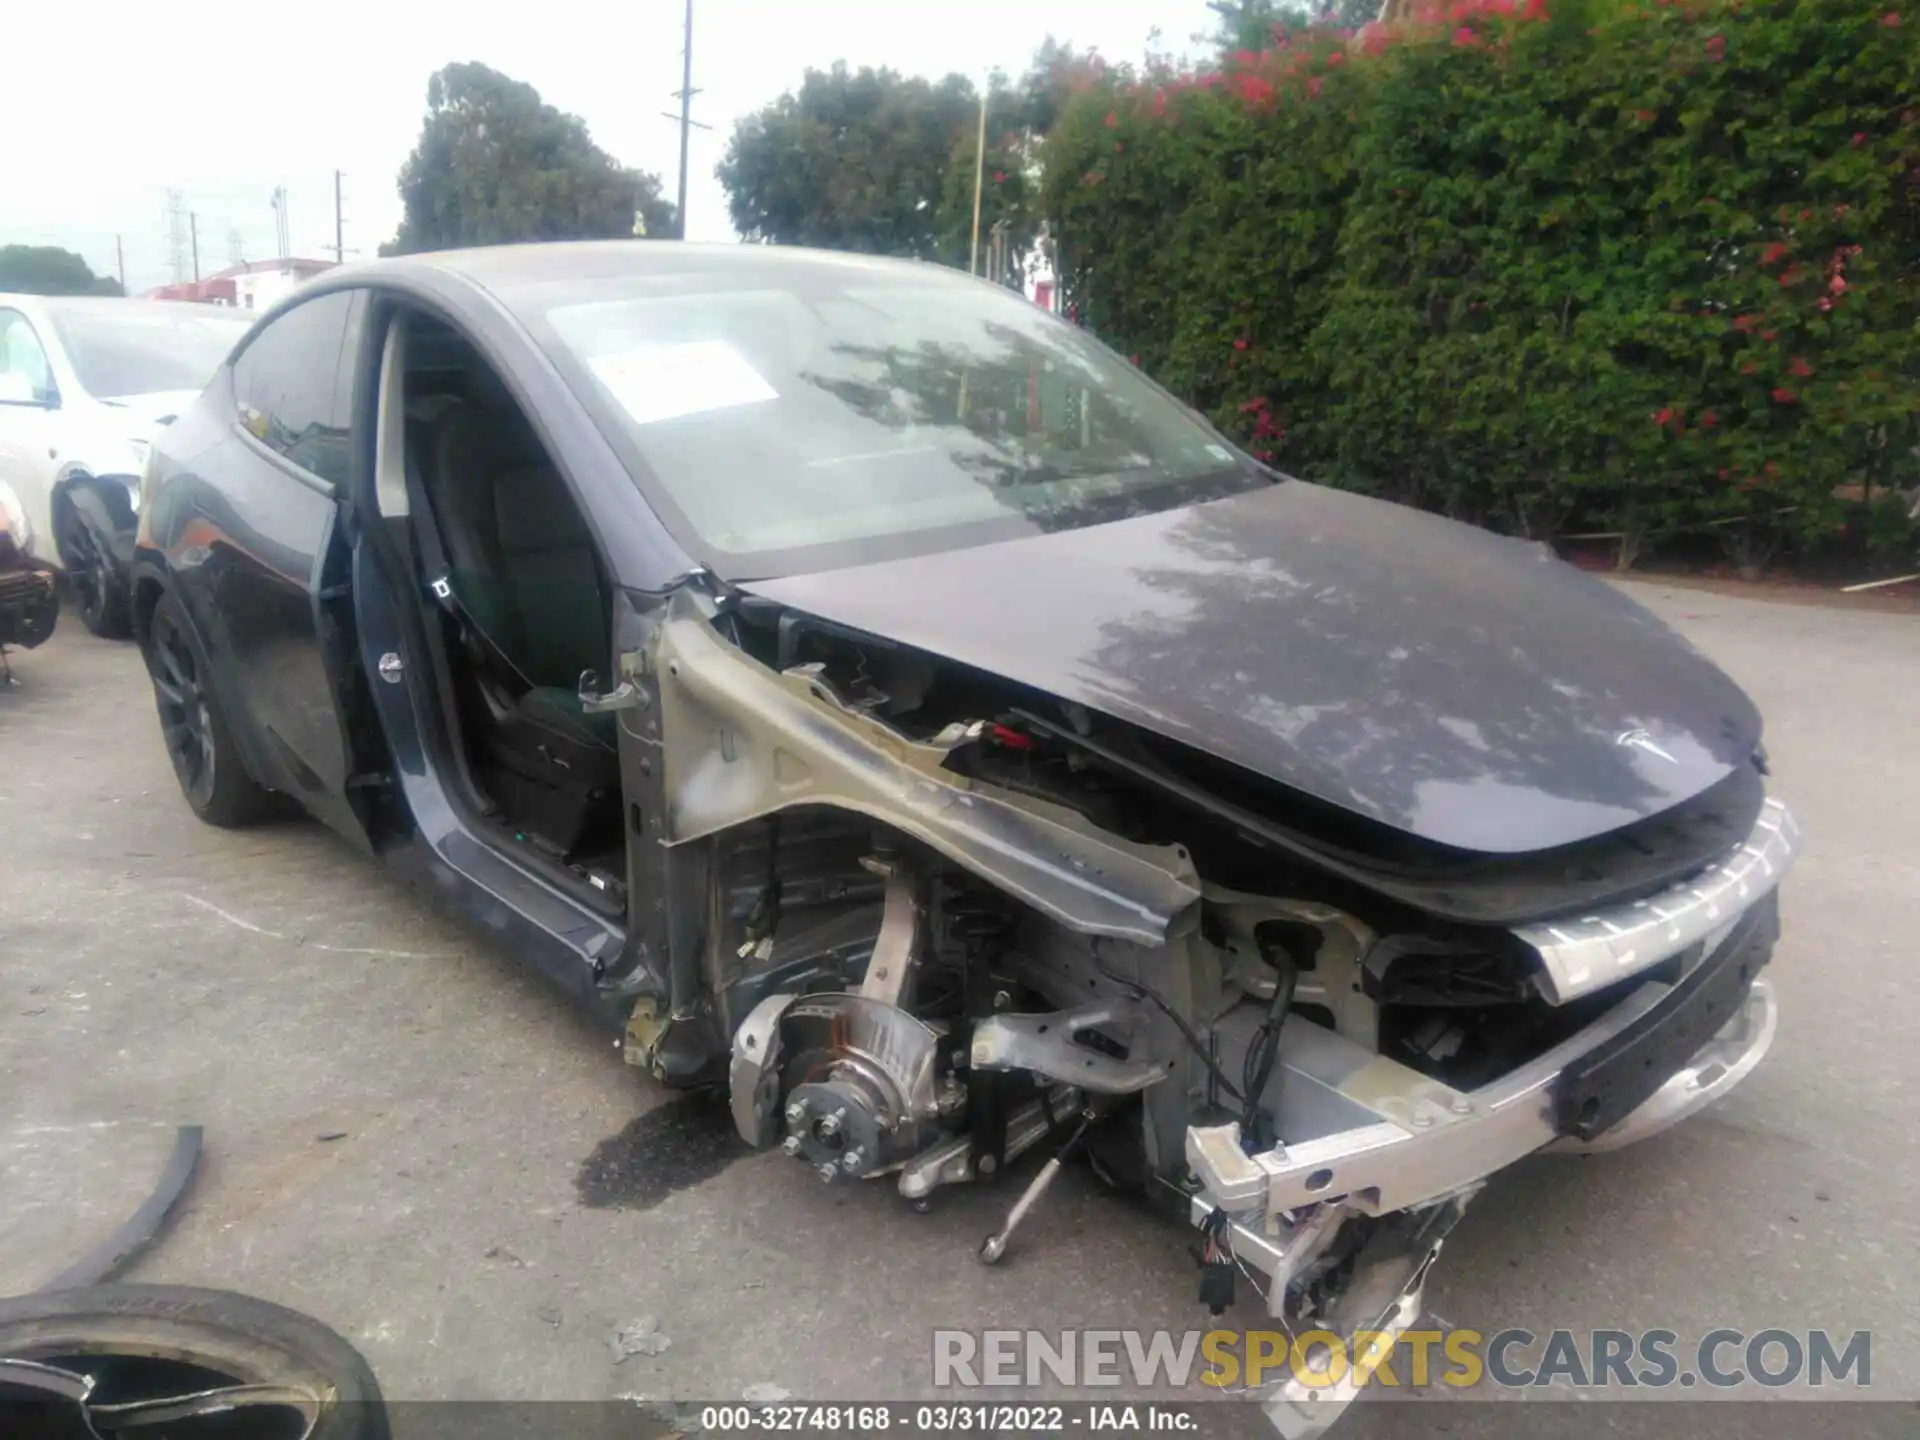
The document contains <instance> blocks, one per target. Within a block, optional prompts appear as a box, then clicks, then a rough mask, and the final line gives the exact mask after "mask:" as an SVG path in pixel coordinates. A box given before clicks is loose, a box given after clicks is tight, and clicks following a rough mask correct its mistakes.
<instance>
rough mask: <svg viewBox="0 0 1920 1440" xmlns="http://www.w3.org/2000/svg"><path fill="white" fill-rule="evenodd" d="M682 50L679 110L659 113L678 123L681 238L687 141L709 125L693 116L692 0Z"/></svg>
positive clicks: (683, 236)
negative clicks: (693, 134)
mask: <svg viewBox="0 0 1920 1440" xmlns="http://www.w3.org/2000/svg"><path fill="white" fill-rule="evenodd" d="M684 40H685V50H684V53H683V55H682V57H681V62H680V88H679V89H678V90H676V91H674V92H673V93H674V98H675V99H677V100H678V101H679V102H680V113H679V114H678V115H676V114H674V113H673V112H672V111H671V110H662V111H661V112H660V113H661V114H662V115H664V116H666V117H667V119H669V120H673V121H676V122H678V124H679V126H680V196H679V201H678V203H677V207H676V208H677V209H678V211H679V223H680V238H681V239H682V240H684V239H686V238H687V141H688V139H689V138H690V136H691V135H692V133H693V132H694V131H695V130H711V129H712V128H713V127H712V126H711V125H706V124H703V123H702V122H700V121H698V120H696V119H694V118H693V97H694V96H696V95H698V94H699V93H700V92H699V91H698V90H696V89H694V88H693V0H687V20H686V33H685V36H684ZM639 202H640V197H639V196H638V195H636V196H635V197H634V208H633V218H634V222H635V229H634V233H635V234H636V235H638V234H641V233H643V232H642V231H641V229H640V227H639V220H640V203H639Z"/></svg>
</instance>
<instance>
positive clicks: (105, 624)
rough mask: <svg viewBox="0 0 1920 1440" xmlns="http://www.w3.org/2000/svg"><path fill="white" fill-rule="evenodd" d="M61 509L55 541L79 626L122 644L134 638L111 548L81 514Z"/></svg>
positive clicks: (71, 507) (75, 508)
mask: <svg viewBox="0 0 1920 1440" xmlns="http://www.w3.org/2000/svg"><path fill="white" fill-rule="evenodd" d="M64 508H65V510H66V514H65V516H64V517H62V520H61V523H60V529H59V533H58V534H57V535H56V536H55V537H54V541H55V544H56V545H57V546H58V547H59V551H60V564H61V566H62V567H63V568H64V569H65V570H66V572H67V583H68V584H69V585H71V586H72V587H73V600H74V609H75V610H76V611H77V612H78V614H79V616H80V623H81V624H82V625H84V626H86V627H87V629H89V630H91V631H92V632H93V633H94V634H96V635H98V636H100V637H101V638H102V639H106V640H124V639H126V638H127V637H128V636H129V635H131V634H133V619H132V614H131V608H130V606H129V605H128V602H127V585H126V581H125V580H124V579H123V578H122V577H121V575H120V568H119V566H117V565H116V564H115V563H114V560H113V550H112V546H111V545H110V543H109V541H108V539H107V537H106V536H105V535H103V534H101V533H100V530H99V527H98V525H97V524H96V523H95V522H94V520H93V519H91V518H90V517H89V516H88V515H87V513H86V512H85V511H84V510H82V509H80V508H79V507H78V506H75V505H71V504H69V505H67V506H65V507H64Z"/></svg>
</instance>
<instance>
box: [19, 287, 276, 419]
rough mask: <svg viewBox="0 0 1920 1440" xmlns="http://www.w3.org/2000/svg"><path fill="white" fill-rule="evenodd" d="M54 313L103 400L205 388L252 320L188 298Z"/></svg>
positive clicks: (81, 371) (83, 374)
mask: <svg viewBox="0 0 1920 1440" xmlns="http://www.w3.org/2000/svg"><path fill="white" fill-rule="evenodd" d="M52 318H53V328H54V329H55V330H56V331H58V332H59V335H60V343H61V344H62V345H63V346H65V347H66V352H67V359H68V361H69V362H70V363H71V364H72V366H73V370H74V373H75V374H76V375H78V376H79V377H80V384H81V387H82V388H83V389H84V390H85V391H86V392H87V393H88V394H89V395H92V396H94V397H95V398H96V399H103V400H104V399H109V398H113V397H117V396H124V395H153V394H157V393H159V392H160V391H163V390H199V389H202V388H203V387H204V386H205V385H206V383H207V381H209V380H211V379H212V378H213V372H214V371H215V370H217V369H219V368H220V362H221V361H223V360H225V359H226V358H227V352H228V351H230V350H232V349H233V347H234V346H235V345H237V344H238V343H239V341H240V337H241V336H242V335H244V334H246V333H247V325H248V323H249V322H248V321H246V320H243V319H241V318H239V317H238V316H228V315H224V314H222V313H221V312H220V311H219V310H217V309H215V308H214V307H212V306H205V305H191V304H188V303H186V302H185V301H179V302H175V303H172V304H165V305H162V304H153V305H145V304H137V303H132V304H128V305H127V306H126V307H125V308H124V309H122V308H121V307H120V306H118V305H111V304H109V305H99V306H88V307H86V308H84V309H55V310H53V311H52Z"/></svg>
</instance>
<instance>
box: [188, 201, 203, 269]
mask: <svg viewBox="0 0 1920 1440" xmlns="http://www.w3.org/2000/svg"><path fill="white" fill-rule="evenodd" d="M187 234H188V236H189V237H190V238H191V240H192V242H193V283H194V284H196V285H198V284H199V283H200V216H199V215H198V214H197V213H195V212H194V211H192V210H189V211H188V212H187Z"/></svg>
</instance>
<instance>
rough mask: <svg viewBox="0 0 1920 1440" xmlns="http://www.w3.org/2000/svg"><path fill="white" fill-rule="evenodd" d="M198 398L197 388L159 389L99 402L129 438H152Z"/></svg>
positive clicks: (111, 419)
mask: <svg viewBox="0 0 1920 1440" xmlns="http://www.w3.org/2000/svg"><path fill="white" fill-rule="evenodd" d="M199 398H200V392H199V391H197V390H160V391H156V392H154V393H153V394H151V395H115V396H113V397H112V398H111V399H104V400H102V401H101V402H100V404H101V406H102V408H103V409H104V410H105V412H106V414H105V417H104V418H105V419H106V420H107V421H108V422H109V423H111V424H112V425H113V426H114V427H115V428H116V429H118V430H120V431H121V433H122V434H124V435H125V436H126V437H127V438H128V439H132V440H151V439H152V438H153V434H154V432H155V431H156V430H158V429H159V428H160V427H161V426H163V425H171V424H172V423H173V421H174V419H175V417H176V416H179V415H183V414H185V413H186V411H187V407H188V406H190V405H192V404H193V402H194V401H195V400H197V399H199Z"/></svg>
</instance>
